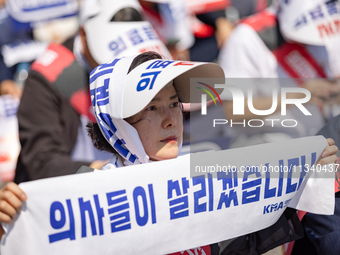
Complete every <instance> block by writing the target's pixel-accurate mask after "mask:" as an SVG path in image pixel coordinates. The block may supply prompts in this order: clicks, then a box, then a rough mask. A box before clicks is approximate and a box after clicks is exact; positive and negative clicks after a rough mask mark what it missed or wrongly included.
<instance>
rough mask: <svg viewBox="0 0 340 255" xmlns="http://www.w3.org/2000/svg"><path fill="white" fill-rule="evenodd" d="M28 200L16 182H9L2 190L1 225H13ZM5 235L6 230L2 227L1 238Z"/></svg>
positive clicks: (0, 194)
mask: <svg viewBox="0 0 340 255" xmlns="http://www.w3.org/2000/svg"><path fill="white" fill-rule="evenodd" d="M26 199H27V196H26V194H25V193H24V192H23V191H22V190H21V189H20V188H19V186H18V185H17V184H16V183H14V182H9V183H7V184H6V186H5V187H3V188H2V189H0V223H11V222H12V221H13V219H14V218H15V217H16V215H17V214H18V213H19V212H20V210H21V206H22V202H24V201H26ZM3 233H4V230H3V228H2V226H1V225H0V237H1V236H2V234H3Z"/></svg>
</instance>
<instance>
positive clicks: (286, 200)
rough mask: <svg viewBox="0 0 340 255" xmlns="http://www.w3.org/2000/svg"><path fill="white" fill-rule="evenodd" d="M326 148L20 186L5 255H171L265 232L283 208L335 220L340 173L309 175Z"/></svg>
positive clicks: (305, 143) (303, 146) (321, 142)
mask: <svg viewBox="0 0 340 255" xmlns="http://www.w3.org/2000/svg"><path fill="white" fill-rule="evenodd" d="M325 147H327V141H326V139H325V138H323V137H322V136H317V137H305V138H299V139H293V140H289V141H284V142H280V143H269V144H263V145H258V146H252V147H247V148H240V149H232V150H225V151H217V152H214V151H208V152H199V153H194V154H191V155H190V154H188V155H184V156H181V157H178V158H176V159H171V160H166V161H159V162H154V163H149V164H141V165H135V166H130V167H123V168H118V169H115V170H110V171H96V172H92V173H83V174H77V175H71V176H63V177H56V178H49V179H43V180H38V181H32V182H27V183H22V184H20V187H21V188H22V189H23V190H24V191H25V192H26V194H27V196H28V199H27V202H25V203H24V206H23V208H22V211H21V213H20V214H19V216H18V218H17V219H16V220H15V221H14V223H13V224H11V225H8V226H6V229H7V232H6V234H5V235H4V237H3V238H2V243H1V254H2V255H7V254H11V255H13V254H35V255H37V254H63V253H64V254H82V255H83V254H168V253H171V252H176V251H182V250H186V249H190V248H194V247H198V246H202V245H208V244H212V243H216V242H219V241H222V240H227V239H230V238H233V237H237V236H240V235H244V234H247V233H251V232H254V231H257V230H260V229H263V228H266V227H268V226H270V225H272V224H273V223H275V222H276V221H277V220H278V219H279V217H280V216H281V214H282V213H283V211H284V209H285V208H286V207H292V208H297V209H301V210H305V211H309V212H313V213H319V214H332V213H333V211H334V171H335V170H336V169H335V168H336V166H335V165H328V167H326V168H322V167H313V166H312V165H314V163H315V162H317V160H318V158H319V157H320V155H321V153H322V151H323V150H324V148H325ZM216 155H217V157H216ZM193 157H194V159H192V158H193ZM197 159H204V160H203V161H197ZM216 159H218V161H216ZM221 160H222V161H221ZM202 162H203V163H202ZM225 162H227V163H228V164H230V165H231V166H233V167H229V169H231V170H230V171H229V170H226V169H228V166H226V165H225ZM195 164H196V165H195ZM202 164H207V166H209V164H210V166H213V165H214V166H215V168H212V167H210V169H209V170H207V169H208V168H205V169H204V167H202ZM216 164H220V168H218V167H217V166H216ZM223 164H224V165H223ZM197 166H198V167H197ZM256 166H257V167H256ZM260 166H261V167H260ZM262 166H267V168H263V167H262ZM270 166H273V167H272V168H271V167H270ZM275 166H278V168H276V169H279V170H278V174H277V175H276V174H275V171H276V170H275ZM190 169H191V170H190ZM223 169H224V170H223ZM247 169H248V170H247ZM250 169H251V170H250ZM273 176H274V178H272V177H273ZM322 177H326V178H322ZM18 244H20V245H18Z"/></svg>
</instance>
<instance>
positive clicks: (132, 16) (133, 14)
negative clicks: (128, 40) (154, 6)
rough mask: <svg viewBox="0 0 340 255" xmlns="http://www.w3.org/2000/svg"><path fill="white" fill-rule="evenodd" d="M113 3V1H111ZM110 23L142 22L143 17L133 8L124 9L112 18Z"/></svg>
mask: <svg viewBox="0 0 340 255" xmlns="http://www.w3.org/2000/svg"><path fill="white" fill-rule="evenodd" d="M112 1H114V0H112ZM111 21H119V22H128V21H144V19H143V16H142V15H141V14H140V12H139V11H137V10H136V9H135V8H131V7H126V8H123V9H121V10H119V11H118V12H116V14H115V15H114V16H113V17H112V19H111Z"/></svg>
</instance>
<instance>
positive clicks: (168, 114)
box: [162, 108, 176, 128]
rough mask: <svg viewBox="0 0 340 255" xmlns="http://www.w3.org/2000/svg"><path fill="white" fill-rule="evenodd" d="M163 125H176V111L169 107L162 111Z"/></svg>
mask: <svg viewBox="0 0 340 255" xmlns="http://www.w3.org/2000/svg"><path fill="white" fill-rule="evenodd" d="M162 117H163V119H162V127H163V128H168V127H174V126H175V125H176V118H175V116H174V113H173V112H172V111H171V109H169V108H165V109H164V110H163V111H162Z"/></svg>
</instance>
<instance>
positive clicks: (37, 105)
mask: <svg viewBox="0 0 340 255" xmlns="http://www.w3.org/2000/svg"><path fill="white" fill-rule="evenodd" d="M73 42H74V40H73V39H72V40H69V41H67V42H65V44H64V46H65V47H63V46H61V45H58V44H53V45H52V49H51V46H50V47H49V50H48V51H47V54H45V55H44V56H45V61H49V59H48V57H50V58H53V57H54V58H55V59H54V60H53V61H52V62H51V63H47V62H46V63H43V61H44V60H43V59H41V58H40V59H39V60H37V61H35V62H34V63H33V64H32V67H31V68H32V69H31V71H30V72H29V75H28V78H27V80H26V83H25V86H24V91H23V95H22V99H21V102H20V105H19V109H18V114H17V115H18V121H19V138H20V143H21V152H20V155H19V159H18V164H17V169H16V174H15V180H14V181H15V182H16V183H20V182H23V181H29V180H35V179H40V178H45V177H53V176H60V175H66V174H74V173H76V172H77V169H78V168H79V167H81V166H82V165H89V164H90V162H74V161H72V159H71V157H70V155H71V152H72V150H73V147H74V145H75V143H76V139H77V134H78V127H79V123H80V115H79V113H78V112H77V111H76V110H75V109H74V107H72V105H71V103H70V98H71V95H72V93H74V92H75V91H77V90H79V89H80V88H79V87H80V86H82V88H87V85H88V84H87V83H86V81H87V79H88V76H87V77H86V73H85V71H84V70H83V69H82V68H80V66H79V65H78V64H77V61H76V60H75V56H74V54H73V52H72V50H73ZM53 47H54V48H55V49H54V48H53ZM56 49H57V50H56ZM59 49H61V51H60V52H58V51H59ZM44 56H43V57H44ZM74 66H76V67H77V68H76V71H74V69H75V68H74ZM81 71H82V72H81ZM65 76H69V77H68V79H65ZM81 82H82V84H80V83H81ZM66 85H67V86H66ZM63 87H64V88H63ZM67 95H69V96H67Z"/></svg>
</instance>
